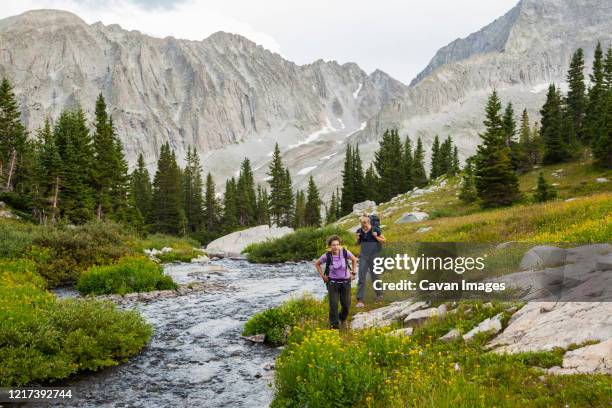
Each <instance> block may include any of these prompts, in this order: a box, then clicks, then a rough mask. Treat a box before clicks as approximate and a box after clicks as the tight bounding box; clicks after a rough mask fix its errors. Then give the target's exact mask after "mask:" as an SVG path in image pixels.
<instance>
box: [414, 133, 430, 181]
mask: <svg viewBox="0 0 612 408" xmlns="http://www.w3.org/2000/svg"><path fill="white" fill-rule="evenodd" d="M413 163H414V167H413V172H412V174H413V175H414V185H415V186H417V187H425V186H426V185H427V183H428V180H427V173H425V152H424V150H423V142H422V141H421V138H420V137H419V138H418V139H417V146H416V148H415V151H414V156H413Z"/></svg>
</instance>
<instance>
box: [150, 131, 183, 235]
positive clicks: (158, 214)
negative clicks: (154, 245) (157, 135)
mask: <svg viewBox="0 0 612 408" xmlns="http://www.w3.org/2000/svg"><path fill="white" fill-rule="evenodd" d="M153 229H154V230H155V231H156V232H162V233H166V234H181V233H185V232H186V231H185V229H186V218H185V212H184V209H183V192H182V183H181V171H180V169H179V167H178V165H177V163H176V155H175V154H174V151H172V149H171V148H170V145H169V144H168V143H167V142H166V143H164V144H163V145H162V146H161V150H160V153H159V160H158V161H157V171H156V172H155V177H154V180H153Z"/></svg>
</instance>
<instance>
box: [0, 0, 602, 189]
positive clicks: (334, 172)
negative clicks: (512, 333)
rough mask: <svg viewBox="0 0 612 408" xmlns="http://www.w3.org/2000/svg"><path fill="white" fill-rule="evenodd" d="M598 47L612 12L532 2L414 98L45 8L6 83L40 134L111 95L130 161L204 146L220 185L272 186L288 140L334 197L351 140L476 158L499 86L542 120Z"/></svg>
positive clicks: (471, 45) (473, 40) (376, 82)
mask: <svg viewBox="0 0 612 408" xmlns="http://www.w3.org/2000/svg"><path fill="white" fill-rule="evenodd" d="M597 41H602V43H603V44H604V45H607V44H609V43H610V42H611V41H612V4H610V2H609V1H607V0H521V1H520V2H519V3H518V4H517V5H516V6H515V7H514V8H513V9H511V10H510V11H509V12H508V13H506V14H505V15H504V16H502V17H500V18H499V19H497V20H495V21H494V22H492V23H491V24H489V25H488V26H486V27H484V28H483V29H481V30H480V31H478V32H476V33H473V34H471V35H469V36H468V37H466V38H464V39H457V40H455V41H453V42H451V43H450V44H448V45H447V46H445V47H443V48H441V49H440V50H439V51H438V52H437V53H436V54H435V56H434V57H433V58H432V60H431V62H430V63H429V65H428V66H427V67H426V68H425V69H424V70H423V71H422V72H421V73H420V74H419V75H418V76H417V77H416V78H415V80H414V81H413V82H412V84H411V85H410V86H409V87H407V86H405V85H403V84H402V83H400V82H398V81H396V80H394V79H393V78H391V77H389V76H388V75H386V74H385V73H383V72H381V71H375V72H373V73H372V74H369V75H368V74H366V73H365V72H364V71H363V70H361V69H360V68H359V67H358V66H357V65H355V64H352V63H347V64H343V65H339V64H338V63H336V62H333V61H332V62H325V61H321V60H319V61H316V62H314V63H312V64H308V65H303V66H299V65H296V64H294V63H292V62H290V61H286V60H284V59H283V58H282V57H281V56H279V55H278V54H274V53H271V52H269V51H267V50H265V49H264V48H262V47H260V46H257V45H256V44H254V43H252V42H251V41H249V40H247V39H245V38H243V37H241V36H238V35H233V34H227V33H222V32H220V33H216V34H213V35H211V36H210V37H208V38H206V39H204V40H202V41H187V40H177V39H175V38H172V37H167V38H163V39H159V38H153V37H150V36H146V35H143V34H141V33H139V32H137V31H127V30H124V29H122V28H121V27H119V26H117V25H109V26H105V25H103V24H101V23H96V24H93V25H88V24H86V23H85V22H83V21H82V20H81V19H79V18H78V17H77V16H75V15H73V14H71V13H67V12H61V11H52V10H40V11H32V12H27V13H24V14H22V15H19V16H15V17H10V18H7V19H4V20H0V44H2V46H1V47H0V76H7V77H9V78H10V79H11V80H12V81H13V82H14V83H15V84H16V91H17V94H18V95H19V98H20V102H21V103H22V107H23V119H24V120H25V122H26V123H27V125H28V128H29V129H30V130H33V129H35V128H36V127H37V126H39V125H40V123H41V122H42V121H43V118H44V117H45V115H50V116H51V117H52V118H55V117H57V115H58V114H59V112H60V111H61V109H62V108H63V107H65V106H70V105H73V104H75V103H76V102H77V101H80V102H81V104H82V105H83V106H84V107H85V108H86V109H88V110H89V111H90V113H91V110H92V107H93V102H94V100H95V97H96V95H97V94H98V93H99V92H102V93H103V94H104V95H105V97H106V99H107V101H108V103H109V105H110V108H111V111H112V114H113V118H114V119H115V123H116V125H117V128H118V130H119V133H120V136H121V139H122V141H123V144H124V146H125V149H126V152H127V156H128V159H129V161H130V163H132V164H133V163H134V161H135V158H136V156H137V154H138V153H139V152H142V153H144V155H145V157H146V160H147V162H148V164H149V166H150V168H151V169H153V168H154V165H155V160H156V157H157V152H158V149H159V146H160V145H161V144H162V143H163V142H165V141H169V142H170V144H171V145H172V147H173V148H174V149H175V150H176V151H177V154H178V157H179V158H180V159H182V158H183V157H184V153H185V151H186V149H187V146H188V145H193V146H195V147H196V148H197V150H198V151H199V152H200V154H201V156H202V159H203V163H204V169H205V171H209V170H210V171H212V172H213V174H214V175H215V176H216V181H217V183H218V186H219V187H221V186H222V185H223V182H224V180H225V178H226V177H228V176H232V175H234V174H236V171H237V167H238V163H239V162H240V161H241V160H242V159H243V158H244V157H245V156H248V157H249V158H251V160H252V163H253V167H254V168H255V169H256V170H255V177H256V180H258V181H260V182H261V181H264V180H265V179H266V174H265V172H266V170H267V163H268V162H269V159H270V156H271V151H272V149H273V145H274V143H275V142H276V141H278V142H279V144H280V146H281V151H282V154H283V159H284V161H285V163H286V164H288V166H289V168H290V170H291V172H292V175H293V179H294V187H296V188H303V187H304V186H305V184H306V182H307V179H308V177H309V176H310V175H311V174H312V175H313V176H314V178H315V181H316V182H317V184H318V185H319V186H321V188H322V193H323V196H324V197H325V198H328V197H329V195H330V194H331V191H333V190H334V189H335V187H336V186H337V185H338V184H339V183H340V169H341V168H342V161H343V156H344V155H343V151H344V147H345V145H346V142H347V141H354V142H359V143H360V144H361V153H362V157H363V161H364V162H365V164H367V163H368V162H369V160H371V158H372V156H373V152H374V150H375V149H376V148H377V139H378V138H379V137H380V135H381V134H382V132H384V130H385V129H386V128H389V127H397V128H399V129H400V130H401V134H402V136H403V135H406V134H408V135H409V136H410V137H411V138H413V139H416V137H417V136H420V137H422V138H423V141H424V144H425V147H426V149H429V147H430V146H431V143H432V141H433V136H434V135H435V134H440V135H441V136H442V137H445V136H446V135H448V134H451V135H452V136H453V137H454V139H455V141H456V143H457V145H458V146H459V148H460V156H461V157H462V158H465V157H466V156H468V155H469V154H471V153H472V152H473V151H474V149H475V146H476V144H477V143H478V141H479V139H478V135H477V134H478V131H479V130H480V129H481V126H482V125H481V124H482V110H483V106H484V103H485V101H486V98H487V96H488V94H489V93H490V92H491V90H492V89H493V88H496V89H497V90H498V91H499V93H500V95H501V97H502V99H503V100H504V101H511V102H512V103H513V104H514V105H515V107H516V110H517V115H518V111H520V110H521V109H522V108H523V107H526V108H527V109H528V110H529V112H530V114H531V115H532V119H533V120H535V119H537V117H538V110H539V108H540V106H541V104H542V102H543V100H544V96H545V95H544V94H545V91H546V88H547V86H548V84H549V83H550V82H557V83H561V84H562V83H563V82H564V80H565V74H566V71H567V66H568V63H569V60H570V57H571V54H572V53H573V52H574V50H575V49H577V48H578V47H583V48H584V49H585V51H586V60H587V68H589V69H590V62H591V60H592V53H593V47H594V45H595V43H596V42H597ZM406 51H407V52H409V50H401V49H398V52H406Z"/></svg>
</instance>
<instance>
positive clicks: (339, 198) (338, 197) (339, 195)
mask: <svg viewBox="0 0 612 408" xmlns="http://www.w3.org/2000/svg"><path fill="white" fill-rule="evenodd" d="M341 202H342V193H341V192H340V189H339V188H338V187H336V203H338V205H336V211H337V212H336V219H340V218H342V207H341V206H340V203H341Z"/></svg>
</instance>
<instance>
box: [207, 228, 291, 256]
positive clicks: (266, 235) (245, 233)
mask: <svg viewBox="0 0 612 408" xmlns="http://www.w3.org/2000/svg"><path fill="white" fill-rule="evenodd" d="M292 232H293V228H290V227H270V226H268V225H259V226H257V227H252V228H248V229H245V230H242V231H236V232H232V233H231V234H228V235H224V236H222V237H221V238H217V239H215V240H214V241H212V242H211V243H209V244H208V245H207V246H206V252H207V253H208V254H209V255H211V256H212V255H217V256H218V255H222V256H238V255H240V254H241V253H242V251H243V250H244V248H246V247H247V245H249V244H253V243H257V242H264V241H266V240H268V239H274V238H280V237H283V236H285V235H287V234H290V233H292Z"/></svg>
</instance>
